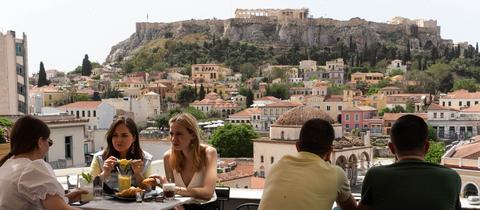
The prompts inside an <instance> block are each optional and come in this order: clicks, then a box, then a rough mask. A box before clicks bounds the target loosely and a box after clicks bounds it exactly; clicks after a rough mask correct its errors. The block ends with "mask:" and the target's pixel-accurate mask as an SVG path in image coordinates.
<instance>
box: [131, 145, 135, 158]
mask: <svg viewBox="0 0 480 210" xmlns="http://www.w3.org/2000/svg"><path fill="white" fill-rule="evenodd" d="M130 153H131V154H132V155H133V154H135V145H134V144H132V147H131V149H130Z"/></svg>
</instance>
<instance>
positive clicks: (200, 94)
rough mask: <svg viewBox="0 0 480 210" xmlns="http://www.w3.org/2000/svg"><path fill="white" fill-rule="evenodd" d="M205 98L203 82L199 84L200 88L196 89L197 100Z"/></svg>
mask: <svg viewBox="0 0 480 210" xmlns="http://www.w3.org/2000/svg"><path fill="white" fill-rule="evenodd" d="M204 98H205V87H204V86H203V84H200V90H199V91H198V100H202V99H204Z"/></svg>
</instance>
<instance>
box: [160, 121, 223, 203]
mask: <svg viewBox="0 0 480 210" xmlns="http://www.w3.org/2000/svg"><path fill="white" fill-rule="evenodd" d="M169 124H170V141H171V148H170V149H169V150H168V151H167V152H165V154H164V156H163V160H164V166H165V174H166V178H164V177H162V179H163V180H162V182H166V181H170V182H173V181H174V182H175V185H176V190H175V193H176V194H178V195H182V196H189V197H194V198H195V199H194V200H193V201H192V202H191V203H189V204H185V205H183V207H184V208H185V209H187V210H188V209H215V204H214V203H215V202H213V201H215V200H216V195H215V184H216V180H217V151H216V150H215V148H213V147H211V146H208V145H205V144H201V143H200V140H201V136H200V129H199V128H198V123H197V120H196V119H195V117H193V116H192V115H190V114H188V113H181V114H178V115H176V116H174V117H172V118H171V119H170V120H169Z"/></svg>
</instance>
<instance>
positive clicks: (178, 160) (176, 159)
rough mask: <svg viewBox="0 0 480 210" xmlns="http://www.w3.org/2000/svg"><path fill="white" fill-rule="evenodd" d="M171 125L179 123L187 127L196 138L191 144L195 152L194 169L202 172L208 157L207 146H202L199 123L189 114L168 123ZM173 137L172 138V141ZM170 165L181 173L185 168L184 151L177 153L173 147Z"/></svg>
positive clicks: (172, 119) (171, 119)
mask: <svg viewBox="0 0 480 210" xmlns="http://www.w3.org/2000/svg"><path fill="white" fill-rule="evenodd" d="M168 122H169V124H170V125H171V124H172V123H178V124H179V125H181V126H183V127H185V128H186V129H187V130H188V132H190V133H191V134H192V135H193V136H194V137H195V138H194V139H193V141H192V142H191V144H190V146H191V147H192V151H193V168H194V169H195V171H200V170H201V169H202V168H203V167H205V166H206V165H207V155H206V149H207V147H206V146H205V145H201V144H200V140H201V136H200V129H199V128H198V122H197V119H195V117H193V116H192V115H191V114H189V113H180V114H177V115H175V116H173V117H172V118H170V120H169V121H168ZM171 140H172V137H171V136H170V141H171ZM169 162H170V165H171V166H172V167H173V168H174V169H175V170H176V171H177V172H179V173H180V172H181V171H182V169H183V167H184V166H185V157H184V156H183V154H182V151H176V150H174V149H173V146H172V147H171V155H170V158H169Z"/></svg>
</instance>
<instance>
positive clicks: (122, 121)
mask: <svg viewBox="0 0 480 210" xmlns="http://www.w3.org/2000/svg"><path fill="white" fill-rule="evenodd" d="M106 138H107V148H106V149H104V150H103V151H100V152H97V153H96V154H95V155H94V157H93V160H92V164H91V165H90V173H91V174H92V175H93V176H100V178H101V179H102V180H103V181H104V183H106V184H107V185H108V186H109V187H110V188H118V173H119V171H118V170H117V169H118V168H119V167H115V164H116V163H117V160H120V159H127V160H131V161H130V168H131V170H127V171H123V172H122V173H125V174H129V175H132V179H131V183H132V185H134V186H138V185H139V184H140V183H141V182H142V181H143V180H144V179H145V177H148V176H149V175H150V174H151V168H150V163H151V161H152V155H150V154H149V153H148V152H145V151H143V150H142V149H141V148H140V141H139V137H138V129H137V125H136V124H135V122H134V121H133V120H132V119H131V118H125V117H120V118H119V119H118V120H116V121H115V122H113V123H112V125H111V126H110V128H109V130H108V132H107V134H106ZM127 169H128V168H127ZM120 170H121V169H120Z"/></svg>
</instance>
